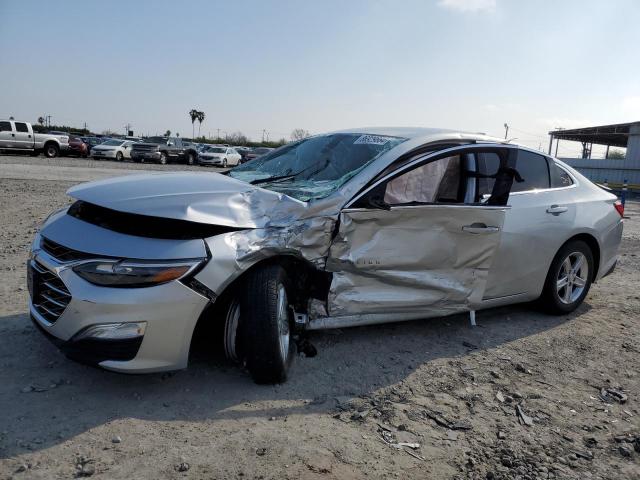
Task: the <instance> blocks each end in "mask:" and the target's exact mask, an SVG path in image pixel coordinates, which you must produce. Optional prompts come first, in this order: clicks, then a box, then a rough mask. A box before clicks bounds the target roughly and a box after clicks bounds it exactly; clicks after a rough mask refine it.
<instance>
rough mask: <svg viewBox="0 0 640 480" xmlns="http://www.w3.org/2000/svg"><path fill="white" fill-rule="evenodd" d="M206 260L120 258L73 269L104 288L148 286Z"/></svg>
mask: <svg viewBox="0 0 640 480" xmlns="http://www.w3.org/2000/svg"><path fill="white" fill-rule="evenodd" d="M204 260H205V259H203V258H197V259H191V260H178V261H175V262H162V263H159V262H144V261H140V260H121V261H119V262H110V261H106V260H105V261H95V262H87V263H81V264H79V265H76V266H75V267H73V271H74V272H76V273H77V274H78V275H79V276H81V277H82V278H84V279H85V280H86V281H87V282H90V283H93V284H94V285H100V286H103V287H114V288H136V287H150V286H152V285H160V284H162V283H167V282H171V281H172V280H177V279H179V278H182V277H184V276H185V275H187V274H189V273H191V272H193V271H194V270H195V269H196V268H197V267H199V266H200V265H202V263H203V262H204Z"/></svg>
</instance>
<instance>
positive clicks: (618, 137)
mask: <svg viewBox="0 0 640 480" xmlns="http://www.w3.org/2000/svg"><path fill="white" fill-rule="evenodd" d="M633 123H635V122H631V123H618V124H615V125H601V126H598V127H584V128H572V129H570V130H553V131H551V132H549V135H551V138H553V139H557V140H571V141H574V142H584V143H592V144H596V145H611V146H612V147H626V146H627V141H628V139H629V128H630V126H631V125H632V124H633Z"/></svg>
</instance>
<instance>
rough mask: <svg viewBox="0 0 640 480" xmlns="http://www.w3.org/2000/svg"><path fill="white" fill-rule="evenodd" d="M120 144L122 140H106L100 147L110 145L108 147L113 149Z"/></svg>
mask: <svg viewBox="0 0 640 480" xmlns="http://www.w3.org/2000/svg"><path fill="white" fill-rule="evenodd" d="M122 144H123V141H122V140H107V141H106V142H104V143H103V144H102V145H110V146H114V147H119V146H120V145H122Z"/></svg>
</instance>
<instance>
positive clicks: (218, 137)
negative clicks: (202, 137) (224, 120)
mask: <svg viewBox="0 0 640 480" xmlns="http://www.w3.org/2000/svg"><path fill="white" fill-rule="evenodd" d="M216 139H220V129H218V136H217V137H216Z"/></svg>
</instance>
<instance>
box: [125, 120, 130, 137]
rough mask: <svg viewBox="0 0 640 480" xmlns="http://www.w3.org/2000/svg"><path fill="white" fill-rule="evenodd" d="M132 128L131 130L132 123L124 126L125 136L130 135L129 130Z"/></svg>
mask: <svg viewBox="0 0 640 480" xmlns="http://www.w3.org/2000/svg"><path fill="white" fill-rule="evenodd" d="M130 130H131V124H130V123H127V124H126V125H125V126H124V136H125V137H127V136H129V131H130Z"/></svg>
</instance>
